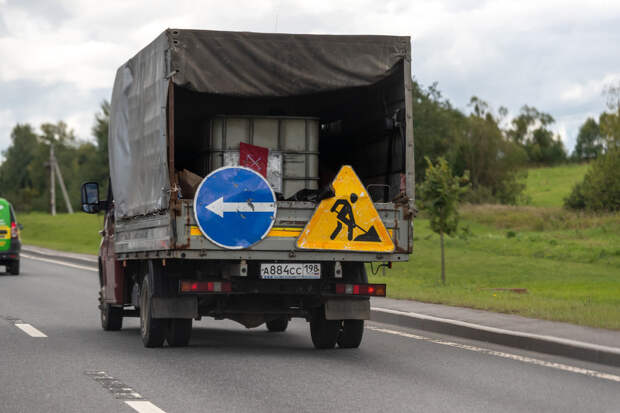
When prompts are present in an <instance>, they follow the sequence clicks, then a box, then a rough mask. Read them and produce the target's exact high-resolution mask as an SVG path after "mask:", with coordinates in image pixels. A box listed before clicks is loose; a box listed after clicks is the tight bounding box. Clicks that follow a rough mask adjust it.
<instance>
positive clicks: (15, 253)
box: [0, 241, 21, 265]
mask: <svg viewBox="0 0 620 413" xmlns="http://www.w3.org/2000/svg"><path fill="white" fill-rule="evenodd" d="M15 244H17V245H15ZM20 247H21V243H18V242H15V241H13V242H11V248H10V249H9V250H8V251H0V265H4V264H6V263H9V262H14V261H19V251H20V249H21V248H20Z"/></svg>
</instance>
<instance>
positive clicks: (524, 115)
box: [506, 105, 567, 165]
mask: <svg viewBox="0 0 620 413" xmlns="http://www.w3.org/2000/svg"><path fill="white" fill-rule="evenodd" d="M511 123H512V127H511V128H510V129H508V130H507V131H506V135H507V136H508V137H509V138H510V140H512V141H513V142H514V143H516V144H517V145H520V146H521V147H523V148H524V149H525V151H526V153H527V156H528V159H529V160H530V161H531V162H533V163H537V164H547V165H549V164H554V163H558V162H563V161H566V159H567V154H566V150H565V149H564V145H563V144H562V140H561V139H560V138H559V137H556V136H554V134H553V131H552V130H551V129H550V126H551V125H552V124H553V123H555V119H553V117H552V116H551V115H549V114H548V113H544V112H540V111H539V110H538V109H536V108H535V107H532V106H527V105H525V106H523V107H522V108H521V112H520V113H519V115H518V116H517V117H516V118H514V119H513V120H512V122H511Z"/></svg>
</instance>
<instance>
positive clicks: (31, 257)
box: [21, 253, 99, 272]
mask: <svg viewBox="0 0 620 413" xmlns="http://www.w3.org/2000/svg"><path fill="white" fill-rule="evenodd" d="M21 256H22V257H24V258H28V259H30V260H35V261H43V262H49V263H52V264H58V265H64V266H65V267H71V268H77V269H80V270H86V271H93V272H99V269H97V268H92V267H87V266H85V265H78V264H72V263H69V262H64V261H57V260H51V259H49V258H41V257H33V256H32V255H28V254H24V253H22V254H21Z"/></svg>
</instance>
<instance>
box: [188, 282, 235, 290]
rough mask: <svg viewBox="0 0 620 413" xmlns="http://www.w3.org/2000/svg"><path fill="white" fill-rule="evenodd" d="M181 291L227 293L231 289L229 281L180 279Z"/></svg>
mask: <svg viewBox="0 0 620 413" xmlns="http://www.w3.org/2000/svg"><path fill="white" fill-rule="evenodd" d="M180 290H181V292H182V293H229V292H230V291H231V290H232V285H231V283H230V281H189V280H183V281H181V286H180Z"/></svg>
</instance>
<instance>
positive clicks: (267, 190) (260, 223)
mask: <svg viewBox="0 0 620 413" xmlns="http://www.w3.org/2000/svg"><path fill="white" fill-rule="evenodd" d="M194 216H195V218H196V223H197V224H198V228H200V231H202V233H203V234H204V236H205V237H207V238H208V239H209V240H210V241H211V242H213V243H214V244H216V245H219V246H220V247H222V248H228V249H241V248H248V247H250V246H252V245H254V244H256V243H257V242H258V241H260V240H262V239H263V238H265V236H266V235H267V233H268V232H269V230H270V229H271V227H272V226H273V224H274V222H275V217H276V196H275V194H274V192H273V189H271V186H270V185H269V182H267V180H266V179H265V178H263V176H262V175H260V174H259V173H258V172H256V171H254V170H252V169H249V168H244V167H242V166H234V167H223V168H220V169H216V170H215V171H213V172H211V173H210V174H209V175H207V177H206V178H205V179H203V181H202V182H201V183H200V186H198V190H197V191H196V195H195V196H194Z"/></svg>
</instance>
